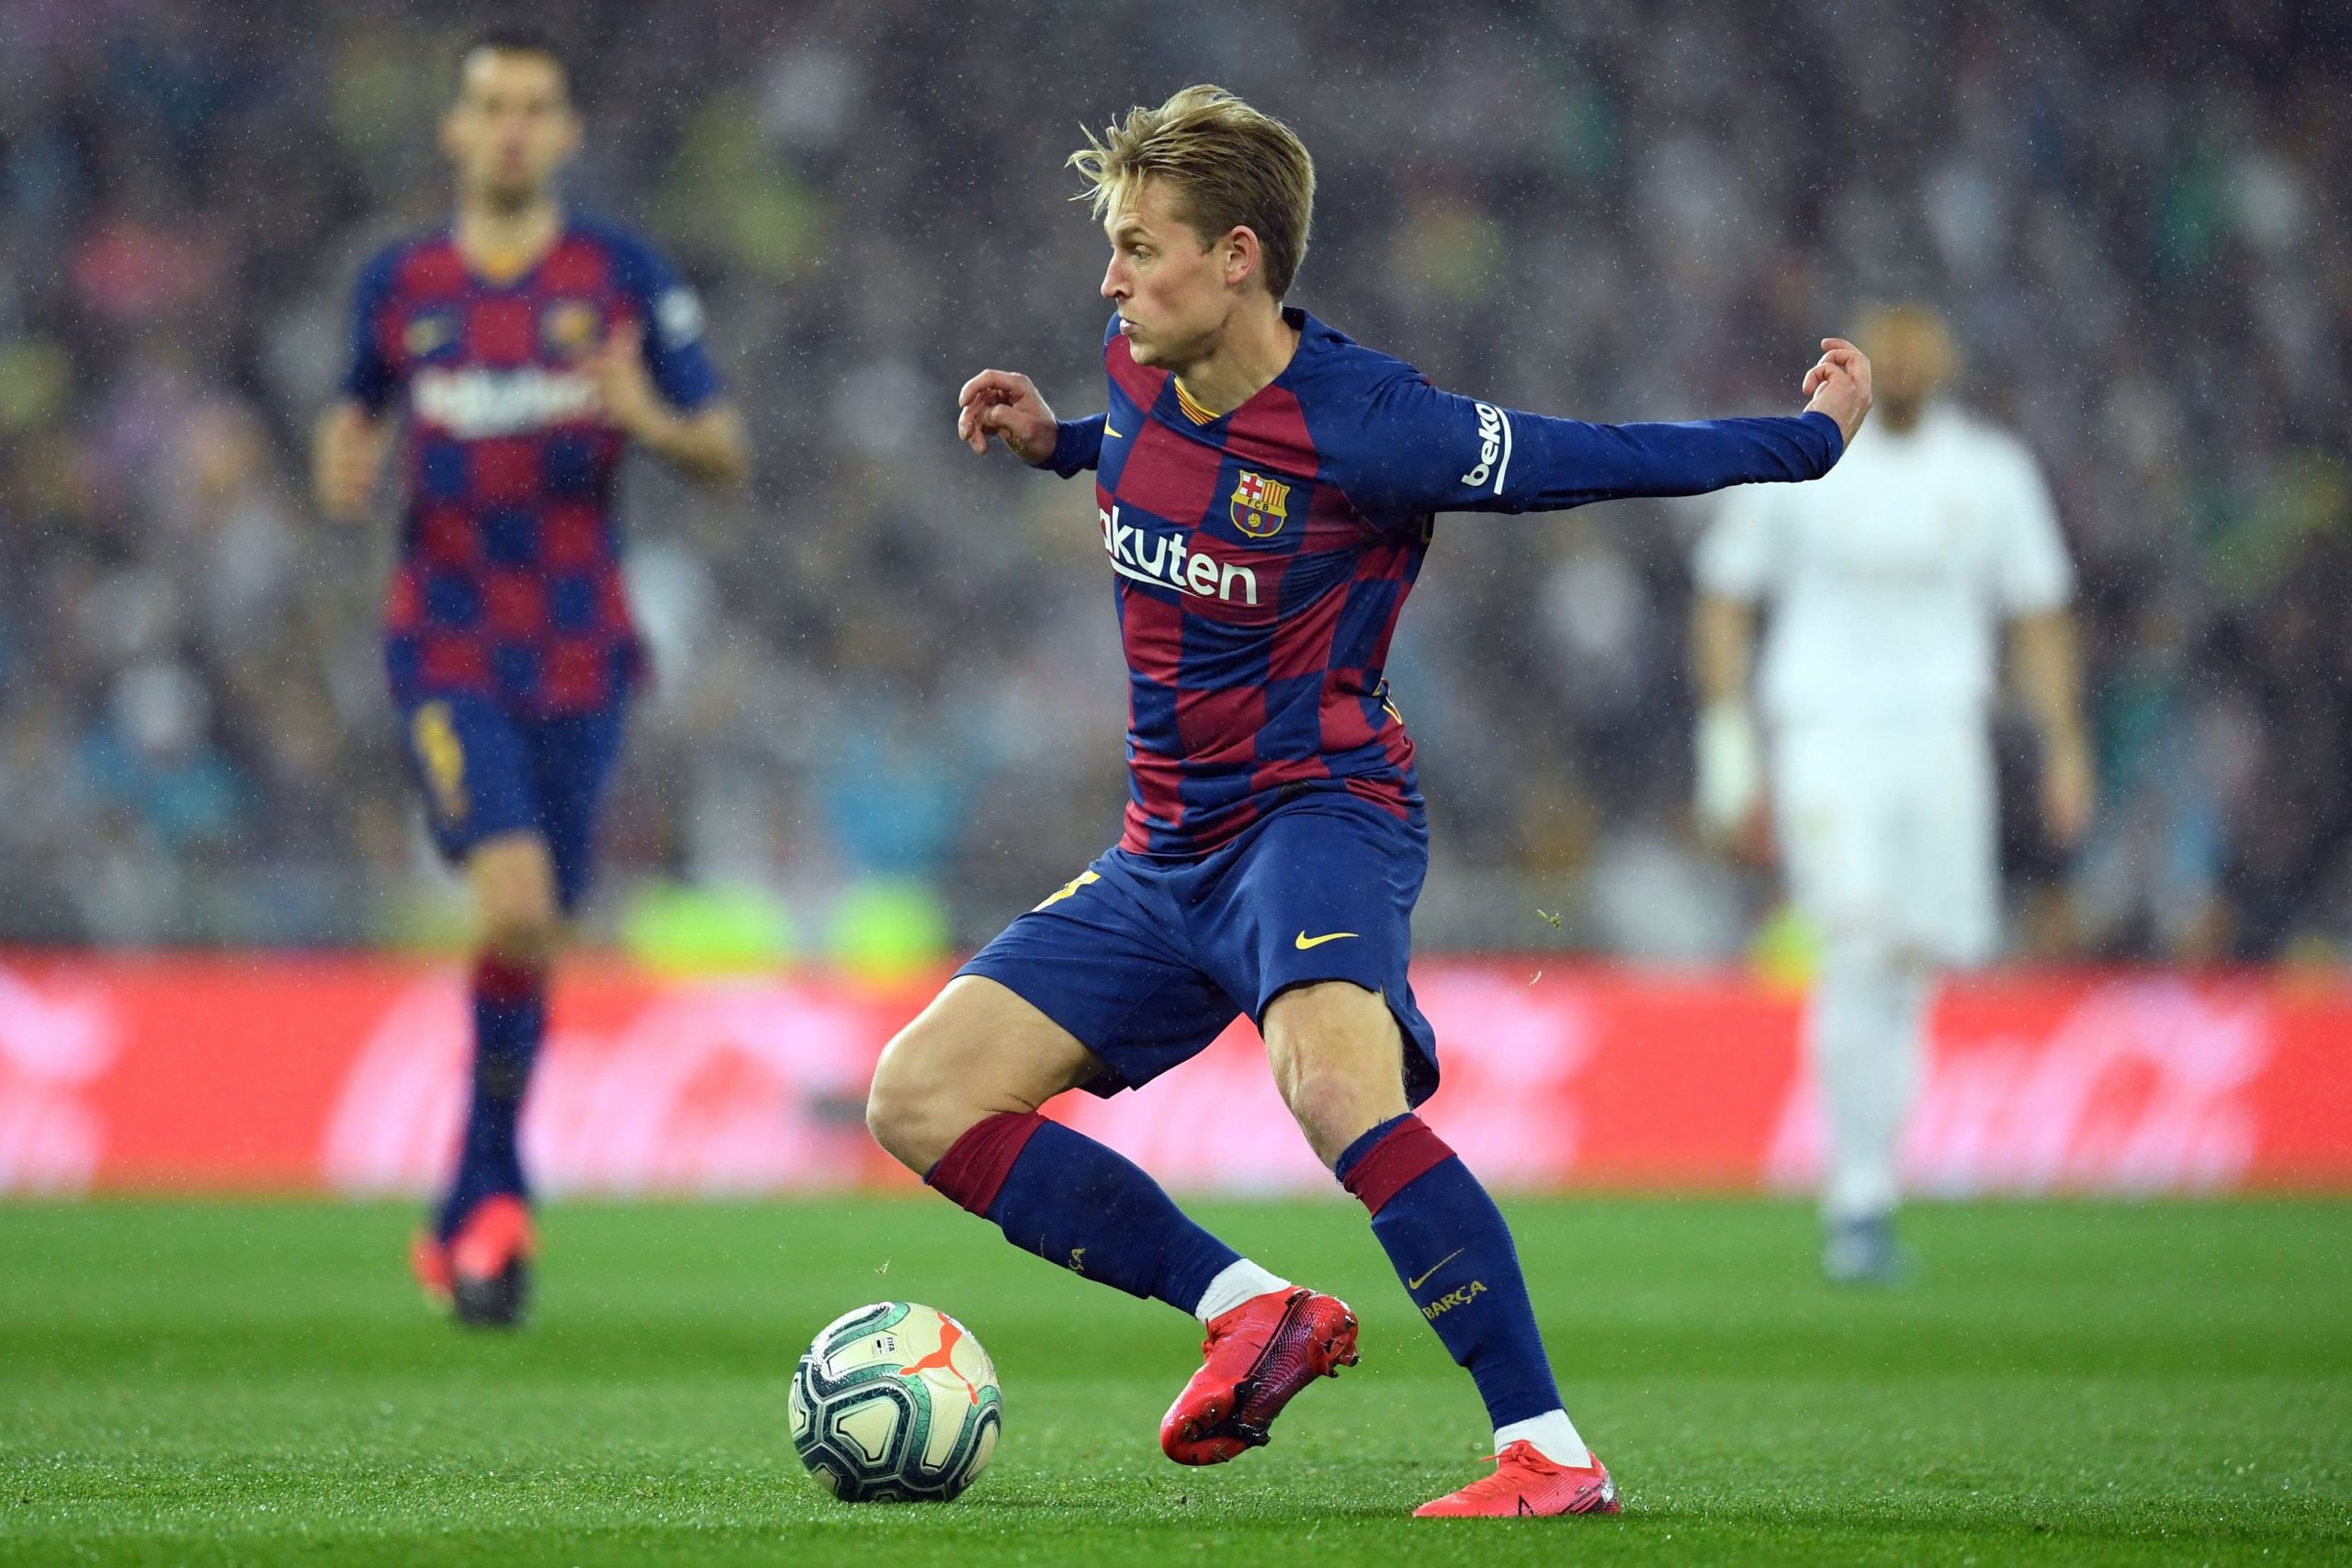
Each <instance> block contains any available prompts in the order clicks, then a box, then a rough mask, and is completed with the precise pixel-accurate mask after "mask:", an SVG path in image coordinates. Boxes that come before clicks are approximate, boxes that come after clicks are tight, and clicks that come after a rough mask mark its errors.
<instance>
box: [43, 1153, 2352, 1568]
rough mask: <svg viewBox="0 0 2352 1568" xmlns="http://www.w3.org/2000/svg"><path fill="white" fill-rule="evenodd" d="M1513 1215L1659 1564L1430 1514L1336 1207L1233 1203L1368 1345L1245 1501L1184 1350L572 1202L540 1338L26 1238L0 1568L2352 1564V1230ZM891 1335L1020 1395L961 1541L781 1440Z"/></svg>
mask: <svg viewBox="0 0 2352 1568" xmlns="http://www.w3.org/2000/svg"><path fill="white" fill-rule="evenodd" d="M1510 1211H1511V1215H1512V1219H1513V1221H1514V1223H1515V1224H1516V1225H1517V1227H1518V1232H1519V1236H1520V1240H1521V1247H1522V1248H1523V1250H1524V1252H1525V1255H1526V1258H1527V1262H1528V1272H1529V1274H1530V1276H1531V1277H1532V1284H1533V1287H1534V1291H1535V1295H1536V1300H1537V1302H1538V1303H1539V1305H1540V1307H1541V1309H1542V1311H1543V1312H1544V1318H1545V1329H1546V1331H1547V1335H1548V1337H1549V1339H1550V1342H1551V1345H1552V1347H1553V1350H1554V1353H1555V1357H1556V1358H1557V1359H1558V1362H1559V1364H1560V1370H1561V1371H1562V1373H1563V1376H1562V1379H1561V1381H1562V1383H1563V1384H1564V1386H1565V1387H1566V1391H1567V1394H1568V1400H1569V1404H1570V1406H1571V1408H1572V1409H1573V1410H1574V1412H1575V1414H1576V1416H1577V1420H1578V1422H1579V1423H1580V1424H1581V1425H1582V1426H1583V1427H1584V1430H1585V1432H1586V1434H1587V1436H1589V1437H1590V1438H1592V1439H1593V1440H1594V1441H1595V1442H1596V1443H1597V1444H1598V1445H1599V1446H1600V1450H1601V1452H1602V1454H1603V1455H1604V1456H1605V1457H1606V1458H1608V1459H1609V1460H1610V1461H1611V1464H1612V1465H1613V1466H1614V1467H1615V1470H1616V1472H1617V1474H1618V1475H1619V1477H1620V1479H1621V1483H1622V1485H1623V1494H1624V1498H1625V1514H1624V1517H1623V1518H1620V1519H1616V1520H1607V1519H1577V1520H1528V1521H1468V1522H1462V1523H1454V1524H1444V1525H1432V1524H1428V1523H1415V1522H1412V1521H1410V1520H1408V1518H1407V1517H1405V1516H1406V1515H1407V1514H1408V1511H1409V1510H1410V1509H1411V1507H1412V1506H1414V1505H1415V1504H1417V1503H1419V1502H1420V1501H1421V1500H1423V1499H1424V1498H1426V1497H1429V1496H1431V1495H1435V1494H1437V1493H1439V1492H1442V1491H1445V1490H1447V1489H1450V1488H1451V1487H1453V1486H1454V1485H1456V1484H1459V1483H1461V1482H1463V1481H1464V1480H1467V1479H1468V1478H1469V1477H1471V1476H1472V1475H1474V1474H1476V1473H1478V1472H1480V1471H1481V1470H1482V1469H1483V1468H1484V1467H1483V1466H1482V1465H1481V1464H1480V1463H1479V1462H1478V1461H1479V1457H1480V1455H1482V1454H1483V1453H1484V1452H1485V1451H1486V1432H1485V1428H1484V1422H1483V1421H1482V1419H1481V1416H1480V1412H1479V1409H1478V1405H1477V1402H1476V1396H1475V1394H1474V1393H1473V1392H1472V1390H1471V1388H1470V1385H1469V1382H1468V1380H1467V1379H1466V1378H1465V1377H1464V1376H1462V1375H1461V1374H1460V1373H1459V1372H1457V1371H1455V1370H1454V1368H1453V1365H1452V1363H1451V1362H1449V1361H1448V1360H1447V1359H1445V1356H1444V1354H1443V1352H1442V1350H1441V1349H1440V1348H1439V1347H1438V1345H1437V1342H1436V1340H1435V1338H1434V1337H1433V1336H1432V1335H1431V1334H1430V1331H1429V1330H1428V1328H1427V1327H1426V1326H1425V1325H1423V1324H1422V1323H1421V1322H1420V1321H1419V1317H1418V1315H1417V1314H1415V1313H1414V1312H1413V1311H1412V1309H1411V1308H1410V1306H1409V1305H1408V1303H1406V1301H1405V1300H1404V1298H1403V1296H1402V1293H1401V1292H1399V1290H1398V1289H1397V1283H1396V1280H1395V1278H1394V1277H1393V1276H1392V1275H1390V1274H1389V1273H1388V1271H1387V1269H1386V1266H1385V1262H1384V1260H1383V1258H1382V1257H1381V1255H1380V1253H1379V1251H1378V1249H1377V1247H1376V1246H1375V1245H1374V1242H1373V1241H1372V1239H1371V1236H1370V1234H1369V1232H1368V1231H1367V1229H1366V1227H1365V1226H1364V1224H1363V1215H1362V1213H1360V1212H1359V1211H1357V1210H1356V1209H1355V1208H1354V1207H1353V1206H1352V1205H1350V1204H1346V1203H1344V1202H1340V1201H1332V1202H1326V1203H1288V1204H1242V1203H1217V1204H1201V1205H1198V1206H1197V1210H1196V1212H1197V1213H1200V1214H1201V1215H1202V1216H1203V1217H1204V1219H1206V1220H1207V1221H1208V1222H1209V1223H1210V1224H1213V1225H1214V1226H1216V1227H1217V1228H1219V1229H1221V1230H1222V1231H1223V1232H1224V1233H1225V1234H1226V1235H1227V1237H1228V1239H1230V1240H1231V1241H1232V1242H1233V1243H1234V1244H1235V1245H1236V1246H1238V1247H1242V1248H1243V1249H1245V1250H1247V1251H1249V1252H1250V1253H1251V1254H1253V1255H1254V1256H1256V1257H1258V1258H1260V1259H1261V1260H1262V1261H1264V1262H1265V1263H1267V1264H1268V1265H1270V1266H1272V1267H1273V1268H1275V1269H1280V1270H1283V1271H1285V1272H1291V1273H1294V1274H1295V1275H1296V1276H1298V1277H1300V1278H1302V1279H1306V1280H1314V1281H1316V1282H1317V1283H1318V1284H1320V1285H1322V1286H1323V1287H1324V1288H1326V1289H1329V1290H1334V1291H1338V1292H1341V1293H1343V1294H1345V1295H1346V1296H1347V1297H1348V1298H1349V1299H1350V1300H1351V1302H1353V1303H1355V1305H1356V1307H1357V1309H1358V1311H1359V1312H1360V1313H1361V1314H1362V1316H1363V1350H1364V1364H1363V1366H1362V1367H1360V1368H1358V1369H1356V1370H1354V1371H1351V1372H1349V1373H1347V1374H1345V1375H1344V1376H1342V1377H1341V1378H1340V1381H1338V1382H1326V1383H1320V1384H1317V1386H1316V1387H1314V1388H1312V1389H1310V1390H1308V1391H1307V1392H1306V1393H1305V1394H1303V1395H1301V1397H1300V1399H1299V1401H1298V1403H1296V1404H1294V1405H1293V1406H1292V1407H1291V1410H1290V1412H1289V1413H1288V1414H1287V1415H1286V1416H1284V1417H1283V1420H1282V1422H1281V1423H1280V1424H1279V1425H1278V1426H1277V1427H1275V1432H1274V1442H1273V1445H1272V1447H1271V1448H1269V1449H1266V1450H1261V1451H1259V1452H1256V1453H1252V1454H1249V1455H1246V1456H1244V1457H1243V1458H1242V1459H1241V1460H1239V1461H1237V1462H1235V1463H1233V1464H1230V1465H1227V1466H1225V1467H1223V1468H1221V1469H1217V1470H1211V1471H1183V1470H1179V1469H1178V1468H1176V1467H1175V1466H1173V1465H1170V1464H1169V1463H1167V1462H1166V1461H1164V1460H1162V1459H1161V1458H1160V1457H1159V1448H1158V1445H1157V1443H1156V1440H1155V1432H1156V1427H1157V1423H1158V1420H1159V1414H1160V1412H1161V1410H1162V1409H1164V1408H1165V1407H1166V1405H1167V1403H1168V1401H1169V1399H1170V1397H1171V1396H1172V1394H1173V1393H1174V1392H1175V1390H1176V1388H1177V1387H1178V1386H1179V1385H1180V1384H1181V1383H1182V1380H1183V1379H1184V1378H1185V1377H1186V1376H1187V1375H1189V1373H1190V1371H1191V1370H1192V1368H1193V1365H1194V1364H1196V1357H1195V1346H1196V1343H1197V1331H1196V1330H1195V1328H1194V1327H1193V1325H1192V1324H1191V1323H1189V1322H1188V1321H1186V1320H1185V1319H1182V1318H1180V1317H1178V1316H1176V1315H1175V1314H1172V1313H1170V1311H1169V1310H1168V1309H1167V1308H1165V1307H1162V1306H1159V1305H1156V1304H1152V1303H1137V1302H1134V1301H1130V1300H1129V1299H1127V1298H1126V1297H1125V1296H1120V1295H1116V1294H1114V1293H1113V1292H1108V1291H1104V1290H1102V1289H1100V1288H1097V1287H1093V1286H1090V1285H1087V1284H1085V1283H1083V1282H1081V1281H1080V1280H1074V1279H1072V1278H1070V1277H1069V1276H1068V1275H1067V1274H1065V1273H1062V1272H1061V1271H1059V1270H1057V1269H1052V1268H1048V1267H1047V1266H1046V1265H1045V1264H1042V1263H1040V1262H1038V1261H1036V1260H1035V1259H1034V1258H1027V1257H1024V1256H1023V1255H1021V1254H1018V1253H1015V1252H1013V1251H1012V1249H1011V1248H1009V1247H1005V1246H1004V1245H1003V1244H1002V1243H1001V1241H999V1240H998V1239H997V1237H996V1236H995V1235H994V1234H993V1233H992V1232H990V1231H989V1230H987V1229H986V1228H985V1227H983V1226H982V1225H980V1224H978V1223H977V1222H975V1221H973V1220H971V1219H969V1218H967V1217H966V1216H965V1215H963V1214H961V1213H957V1212H956V1211H955V1210H953V1209H952V1208H950V1207H949V1206H948V1205H947V1204H946V1203H944V1202H942V1201H936V1200H932V1199H928V1198H921V1197H919V1198H913V1199H909V1200H905V1201H888V1200H873V1201H841V1202H816V1203H805V1204H786V1205H695V1204H674V1205H672V1204H649V1205H628V1206H616V1205H615V1206H608V1205H601V1204H573V1205H559V1206H556V1207H554V1208H553V1209H551V1210H550V1211H549V1212H548V1213H547V1215H546V1218H545V1226H544V1232H545V1244H546V1248H547V1252H546V1258H545V1260H544V1266H543V1269H542V1286H541V1290H540V1292H539V1297H538V1303H537V1322H536V1324H535V1325H534V1326H533V1327H532V1328H531V1329H530V1330H529V1331H528V1332H526V1333H525V1334H522V1335H520V1336H517V1337H483V1336H472V1335H466V1334H462V1333H460V1332H458V1331H457V1330H456V1329H454V1328H452V1327H450V1326H449V1325H447V1324H445V1323H443V1322H441V1321H440V1320H438V1319H436V1318H435V1317H433V1316H431V1315H430V1314H427V1313H426V1311H425V1310H424V1307H423V1306H422V1305H421V1304H420V1303H419V1302H418V1301H417V1300H416V1299H415V1297H414V1296H413V1292H411V1290H410V1288H409V1286H408V1283H407V1280H406V1278H405V1275H404V1272H403V1269H402V1265H401V1256H402V1249H403V1245H404V1241H405V1237H406V1234H407V1231H408V1227H409V1224H410V1218H411V1216H410V1213H409V1212H408V1211H407V1210H405V1209H396V1208H390V1207H382V1206H372V1207H355V1206H336V1205H328V1204H312V1203H293V1202H283V1203H238V1204H229V1203H195V1204H163V1203H145V1202H138V1203H118V1202H104V1203H95V1204H88V1205H51V1204H23V1205H13V1206H0V1562H39V1563H78V1562H125V1563H132V1562H135V1563H183V1562H185V1563H197V1564H211V1563H220V1564H228V1563H238V1564H244V1563H279V1562H284V1563H322V1564H323V1563H338V1564H339V1563H413V1562H479V1563H492V1564H504V1563H548V1564H583V1563H600V1562H609V1563H631V1564H637V1563H661V1562H679V1563H685V1562H692V1563H775V1564H793V1565H801V1564H812V1563H830V1562H857V1563H861V1564H875V1565H877V1568H880V1565H886V1564H887V1565H888V1568H901V1565H920V1564H954V1565H956V1568H963V1565H967V1564H995V1563H1033V1564H1040V1565H1054V1564H1064V1563H1106V1564H1116V1565H1118V1568H1145V1565H1147V1564H1160V1563H1176V1564H1183V1563H1193V1562H1203V1563H1214V1564H1220V1565H1223V1564H1238V1563H1251V1564H1255V1563H1265V1564H1277V1563H1281V1564H1289V1563H1299V1562H1334V1563H1353V1562H1366V1563H1385V1562H1410V1563H1412V1564H1414V1565H1416V1568H1442V1565H1444V1564H1450V1563H1457V1562H1458V1563H1477V1564H1481V1565H1485V1564H1510V1563H1521V1562H1525V1563H1534V1562H1544V1563H1561V1562H1577V1563H1614V1562H1739V1563H1771V1562H1887V1563H1915V1562H1950V1563H1984V1564H1987V1565H1990V1564H1995V1563H2004V1562H2101V1563H2105V1562H2264V1563H2283V1562H2346V1561H2352V1205H2346V1204H2344V1203H2336V1202H2302V1203H2288V1202H2277V1203H2268V1202H2265V1203H2253V1202H2244V1203H2241V1202H2213V1203H2150V1204H2144V1205H2127V1204H2075V1203H2045V1204H1990V1205H1965V1206H1923V1207H1922V1208H1920V1209H1918V1210H1917V1212H1916V1213H1915V1214H1914V1215H1913V1216H1912V1218H1911V1221H1910V1235H1911V1236H1912V1238H1913V1239H1914V1241H1915V1242H1916V1244H1917V1247H1918V1249H1919V1251H1920V1254H1921V1257H1922V1259H1923V1264H1924V1267H1923V1269H1922V1272H1921V1275H1920V1277H1919V1279H1918V1280H1917V1282H1916V1283H1915V1284H1913V1285H1912V1286H1911V1287H1910V1288H1908V1289H1905V1290H1904V1291H1901V1292H1895V1293H1892V1294H1887V1295H1855V1294H1840V1293H1837V1292H1832V1291H1831V1290H1829V1289H1828V1288H1827V1287H1826V1286H1824V1285H1822V1284H1820V1283H1819V1282H1818V1281H1817V1280H1815V1277H1814V1274H1813V1272H1812V1267H1811V1263H1812V1259H1811V1247H1812V1235H1811V1224H1810V1220H1809V1217H1808V1215H1807V1214H1806V1213H1805V1212H1804V1210H1803V1209H1802V1208H1801V1207H1800V1206H1798V1205H1795V1204H1791V1203H1769V1202H1747V1201H1665V1200H1608V1201H1521V1202H1517V1203H1513V1204H1511V1205H1510ZM890 1296H896V1297H901V1298H911V1299H914V1300H919V1301H927V1302H930V1303H933V1304H935V1305H938V1306H943V1307H945V1308H947V1309H948V1310H950V1311H952V1312H955V1313H956V1314H958V1315H960V1316H961V1317H962V1318H963V1319H964V1320H965V1321H966V1322H967V1324H968V1325H970V1326H971V1327H972V1329H973V1331H974V1332H975V1333H977V1334H978V1336H979V1337H980V1339H981V1340H982V1342H983V1343H984V1344H986V1345H987V1347H988V1348H989V1350H990V1352H991V1353H993V1355H994V1356H995V1358H996V1360H997V1364H998V1366H999V1368H1000V1369H1001V1372H1002V1375H1003V1379H1004V1387H1005V1437H1004V1442H1003V1446H1002V1447H1001V1449H1000V1450H998V1453H997V1459H996V1462H995V1464H994V1466H993V1467H992V1468H991V1469H990V1471H989V1473H988V1474H987V1475H985V1476H984V1477H982V1479H981V1480H980V1482H979V1483H978V1484H977V1485H976V1486H975V1487H974V1488H973V1489H972V1491H971V1492H970V1493H969V1494H968V1495H967V1496H966V1497H965V1498H964V1499H963V1500H962V1501H960V1502H957V1503H956V1504H953V1505H951V1506H945V1507H938V1506H918V1507H907V1506H898V1507H892V1506H863V1507H853V1506H846V1505H842V1504H838V1503H835V1502H832V1501H831V1499H829V1498H827V1497H825V1496H823V1495H820V1494H819V1493H818V1492H817V1491H816V1489H815V1488H814V1487H813V1486H812V1485H811V1484H810V1483H809V1481H808V1479H807V1477H806V1476H805V1475H804V1474H803V1473H802V1472H801V1470H800V1467H799V1464H798V1462H797V1460H796V1459H795V1458H794V1457H793V1454H792V1451H791V1449H790V1446H789V1444H788V1442H787V1440H786V1434H785V1396H786V1382H787V1378H788V1374H789V1371H790V1369H791V1366H792V1363H793V1360H794V1359H795V1358H796V1356H797V1354H798V1352H799V1350H800V1349H801V1348H802V1347H803V1346H804V1345H805V1344H806V1342H807V1340H808V1338H809V1336H810V1335H811V1334H813V1333H814V1332H815V1331H816V1329H817V1328H818V1327H819V1326H820V1325H822V1324H823V1323H824V1322H826V1321H827V1320H828V1319H830V1318H831V1317H832V1316H833V1315H834V1314H837V1313H839V1312H842V1311H843V1310H845V1309H847V1308H849V1307H851V1306H854V1305H856V1304H858V1303H862V1302H865V1301H870V1300H876V1299H879V1298H883V1297H890Z"/></svg>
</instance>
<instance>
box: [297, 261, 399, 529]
mask: <svg viewBox="0 0 2352 1568" xmlns="http://www.w3.org/2000/svg"><path fill="white" fill-rule="evenodd" d="M396 255H397V250H391V251H386V252H384V253H383V254H380V255H379V256H378V257H377V258H376V259H375V260H374V261H372V262H370V263H369V264H368V266H367V269H366V270H365V271H363V272H361V273H360V275H359V283H358V286H357V287H356V288H354V289H353V290H352V299H351V366H350V368H349V370H347V371H346V372H345V375H344V378H343V395H342V396H341V397H339V398H337V399H336V400H334V403H333V404H331V405H330V406H329V407H328V409H327V411H326V412H325V413H323V414H322V415H321V416H320V418H319V424H318V429H317V430H316V431H315V432H314V433H313V434H312V436H311V491H312V493H313V494H314V495H315V496H316V497H317V499H318V503H319V510H320V511H321V512H323V513H326V515H328V516H329V517H333V518H337V519H342V520H356V519H357V518H359V517H361V516H364V515H365V514H366V513H367V509H368V497H369V496H371V495H373V494H375V492H376V480H377V478H378V476H379V475H380V474H381V473H382V472H383V470H384V455H385V453H387V452H388V451H390V449H391V445H392V422H391V420H390V417H389V414H390V407H391V402H392V399H393V396H394V395H395V394H396V393H397V392H398V391H399V389H400V371H399V369H398V368H397V367H395V366H394V365H393V364H392V362H391V360H390V358H389V357H388V356H387V355H385V353H384V345H383V340H382V337H381V334H380V333H379V331H378V317H379V314H380V312H381V311H382V310H383V307H384V304H385V301H386V299H388V298H389V297H390V293H391V288H392V267H393V265H394V260H395V257H396Z"/></svg>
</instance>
